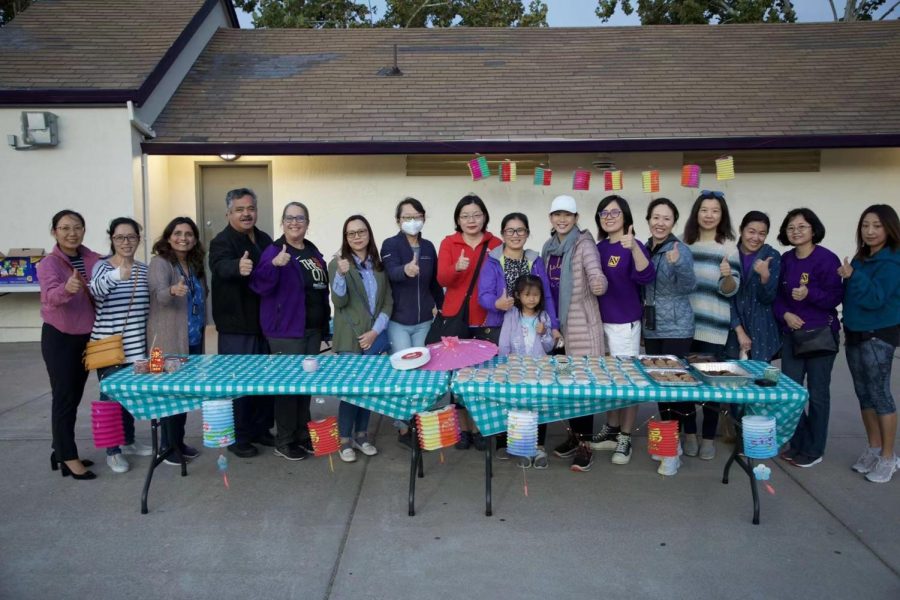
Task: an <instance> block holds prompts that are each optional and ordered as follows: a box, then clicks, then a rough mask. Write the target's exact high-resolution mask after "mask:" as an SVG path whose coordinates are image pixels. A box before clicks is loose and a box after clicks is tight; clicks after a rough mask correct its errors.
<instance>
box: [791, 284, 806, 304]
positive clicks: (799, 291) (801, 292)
mask: <svg viewBox="0 0 900 600" xmlns="http://www.w3.org/2000/svg"><path fill="white" fill-rule="evenodd" d="M807 294H809V288H808V287H806V286H805V285H802V284H801V285H800V287H795V288H794V289H792V290H791V298H793V299H794V300H796V301H797V302H800V301H802V300H804V299H805V298H806V296H807Z"/></svg>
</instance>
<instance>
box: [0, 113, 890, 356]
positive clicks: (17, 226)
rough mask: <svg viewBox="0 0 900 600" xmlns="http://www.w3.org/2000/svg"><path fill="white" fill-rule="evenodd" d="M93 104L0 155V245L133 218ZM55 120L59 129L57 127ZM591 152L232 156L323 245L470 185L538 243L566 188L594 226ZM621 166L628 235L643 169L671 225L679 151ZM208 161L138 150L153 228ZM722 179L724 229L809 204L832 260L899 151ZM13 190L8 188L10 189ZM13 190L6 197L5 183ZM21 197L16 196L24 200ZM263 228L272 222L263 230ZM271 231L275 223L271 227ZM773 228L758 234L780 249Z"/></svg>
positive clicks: (7, 120)
mask: <svg viewBox="0 0 900 600" xmlns="http://www.w3.org/2000/svg"><path fill="white" fill-rule="evenodd" d="M90 110H91V113H90V114H87V115H79V118H78V119H69V118H62V117H64V116H71V115H69V113H70V112H71V111H70V110H65V111H59V113H58V114H60V116H61V129H60V138H61V139H62V140H63V142H62V143H61V145H60V147H59V148H57V149H54V150H41V151H34V152H15V151H13V150H12V149H9V148H7V149H6V150H3V149H0V152H5V153H6V154H5V155H4V157H3V160H0V181H3V182H4V183H6V184H7V191H8V193H6V194H4V196H3V200H2V201H0V202H3V203H4V207H5V208H6V209H7V210H6V211H4V213H5V214H17V215H21V216H20V218H18V219H16V220H12V219H4V220H2V221H0V248H4V249H5V248H8V247H10V246H30V245H41V244H43V245H44V246H45V247H48V248H49V247H50V246H51V244H52V241H51V239H50V237H49V236H48V234H47V228H48V222H49V218H50V216H51V215H52V214H53V212H55V211H56V210H59V209H60V208H63V207H72V208H75V209H76V210H79V211H81V212H82V213H83V214H84V215H85V217H86V219H87V221H88V236H87V243H88V244H89V245H91V246H93V247H96V248H103V247H105V242H104V241H103V229H104V226H105V224H106V223H108V221H109V219H111V218H113V217H115V216H119V215H123V214H127V215H136V216H137V218H138V220H139V221H142V222H144V218H143V215H142V212H143V211H142V208H141V198H140V197H141V178H140V171H141V169H140V156H134V155H133V154H132V152H133V147H132V143H133V140H132V133H130V132H129V129H130V128H129V127H128V123H127V116H126V113H125V111H124V109H123V110H121V111H117V110H100V109H90ZM63 124H64V125H65V127H64V126H63ZM0 126H2V130H3V133H7V132H9V133H12V132H16V131H17V129H18V111H10V110H0ZM593 158H594V155H589V154H583V155H552V156H551V157H550V166H551V167H552V168H553V170H554V174H553V185H552V186H550V187H548V188H544V187H539V186H534V185H532V183H531V180H530V178H529V177H528V176H522V177H521V178H520V179H519V181H517V182H515V183H512V184H503V183H501V182H500V181H498V179H497V178H496V177H493V178H491V179H489V180H486V181H480V182H474V181H472V180H471V179H470V178H469V177H468V176H459V177H406V175H405V164H406V162H405V156H402V155H398V156H372V157H366V156H351V157H304V156H291V157H285V156H274V157H248V158H246V159H240V160H238V161H237V163H235V164H238V165H239V164H240V163H241V161H245V160H246V161H249V162H256V163H259V162H261V161H271V164H272V180H273V195H274V199H273V200H274V202H273V206H274V212H275V213H276V214H275V215H273V216H274V217H275V218H274V221H275V222H276V223H277V222H278V217H279V216H280V211H281V208H282V207H283V206H284V204H285V203H286V202H289V201H291V200H300V201H302V202H304V203H306V204H307V205H308V206H309V207H310V211H311V218H312V222H311V225H310V232H309V237H310V239H312V240H313V241H314V242H315V243H316V244H318V245H319V247H320V248H321V249H322V250H323V252H325V253H326V254H329V255H330V254H331V253H333V252H334V251H336V250H337V249H338V247H339V245H340V231H341V225H342V223H343V221H344V219H345V218H346V217H347V216H349V215H350V214H352V213H354V212H362V213H363V214H365V215H366V216H367V217H368V218H369V220H370V221H371V223H372V227H373V229H374V231H375V234H376V237H377V239H378V242H379V245H380V242H381V240H383V239H384V238H386V237H388V236H390V235H393V234H394V233H396V231H397V229H396V224H395V222H394V218H393V211H394V207H395V205H396V203H397V202H398V201H399V200H400V199H401V198H403V197H404V196H408V195H411V196H415V197H417V198H419V199H420V200H421V201H422V202H423V203H424V204H425V207H426V209H427V211H428V222H427V223H426V228H425V231H424V234H425V236H426V237H427V238H429V239H431V240H432V241H434V242H435V244H436V245H437V244H438V243H439V242H440V240H441V239H442V238H443V237H444V236H445V235H447V234H448V233H450V232H451V231H452V228H453V225H452V213H453V208H454V206H455V204H456V202H457V200H459V198H460V197H462V196H463V195H465V194H466V193H469V192H474V193H476V194H479V195H480V196H482V198H484V200H485V201H486V202H487V205H488V208H489V210H490V214H491V218H492V223H491V226H490V228H491V230H492V231H494V232H495V233H496V232H497V231H498V230H499V225H500V219H501V218H502V217H503V215H504V214H506V213H508V212H512V211H521V212H524V213H526V214H527V215H528V216H529V217H530V218H531V226H532V231H533V237H532V240H531V242H530V244H529V246H530V247H532V248H534V249H540V246H541V244H542V243H543V241H544V240H545V239H546V237H547V233H548V226H547V222H546V220H545V219H546V211H547V207H548V206H549V204H550V201H551V200H552V198H553V197H554V196H555V195H557V194H562V193H568V194H572V195H574V196H575V197H576V199H577V200H578V203H579V208H580V210H581V213H582V218H583V219H584V220H583V222H582V225H583V226H589V227H590V228H591V230H592V231H596V226H595V225H594V223H593V216H592V215H593V211H594V209H595V208H596V205H597V202H598V201H599V200H600V198H602V197H603V196H604V195H605V193H604V192H603V191H602V183H601V181H600V179H599V177H598V176H599V173H598V172H596V171H595V172H594V180H593V184H592V190H591V191H590V192H586V193H585V192H572V190H571V174H572V170H573V169H575V168H578V167H584V168H589V167H590V163H591V160H592V159H593ZM612 158H613V159H614V160H615V161H616V163H617V165H618V166H619V167H620V168H621V169H623V170H624V172H625V189H624V190H623V192H622V195H623V196H624V197H626V198H628V199H629V200H630V201H631V204H632V209H633V211H634V213H635V217H636V221H637V223H636V233H637V234H638V235H639V236H640V237H641V238H645V237H646V236H647V228H646V225H645V222H644V220H643V214H644V211H645V209H646V206H647V204H648V203H649V200H650V197H649V196H648V195H647V194H644V193H643V192H641V187H640V171H642V170H644V169H647V168H656V169H659V170H660V171H661V186H662V189H661V194H660V195H666V196H668V197H669V198H671V199H672V200H673V201H674V202H675V203H676V204H677V205H678V206H679V208H680V209H681V210H682V214H683V216H682V223H680V224H679V227H678V228H677V231H680V230H681V225H683V220H684V218H685V217H686V216H687V213H688V211H689V210H690V205H691V203H692V201H693V199H694V197H695V196H696V190H688V189H685V188H682V187H680V185H679V184H680V165H681V161H682V156H681V154H680V153H677V152H670V153H658V154H651V153H644V154H618V155H613V157H612ZM216 160H219V159H218V158H217V157H209V156H195V157H179V156H173V157H164V156H150V157H147V180H148V188H147V194H148V196H149V199H150V210H149V223H146V224H148V225H149V227H148V231H149V234H150V236H151V237H152V238H155V237H156V236H158V235H159V232H160V231H161V230H162V228H163V227H164V226H165V224H166V223H167V222H168V221H169V220H170V219H171V218H173V217H175V216H177V215H188V216H192V217H195V218H196V205H197V199H196V193H197V189H198V186H197V182H196V172H197V171H196V168H195V163H197V162H209V161H216ZM737 171H738V175H737V178H736V179H734V180H732V181H729V182H722V183H721V184H720V183H719V182H717V181H716V180H715V175H714V174H707V175H704V176H703V178H702V180H701V188H710V189H721V190H723V191H725V193H726V194H727V197H728V202H729V206H730V207H731V212H732V218H733V220H734V222H735V226H737V223H738V222H739V221H740V218H741V217H742V216H743V214H744V213H745V212H746V211H748V210H750V209H759V210H763V211H765V212H767V213H768V214H769V215H770V217H771V218H772V220H773V228H774V229H775V230H777V227H778V225H779V224H780V222H781V219H782V218H783V216H784V214H785V213H786V212H787V210H788V209H789V208H792V207H796V206H809V207H811V208H813V209H814V210H815V211H816V212H817V213H818V214H819V216H820V217H821V218H822V220H823V222H824V223H825V226H826V229H827V230H828V233H827V235H826V238H825V241H824V245H825V246H826V247H828V248H830V249H832V250H833V251H835V252H836V253H838V254H839V255H841V256H844V255H847V254H850V253H852V250H853V248H854V239H853V236H854V228H855V225H856V221H857V219H858V217H859V214H860V212H861V211H862V209H863V208H865V207H866V206H868V205H869V204H872V203H875V202H886V203H892V204H894V205H895V206H898V205H900V199H898V190H900V148H889V149H873V150H827V151H824V152H823V153H822V169H821V172H818V173H779V174H741V173H740V165H738V166H737ZM10 185H11V186H12V190H9V186H10ZM9 192H11V193H9ZM23 199H24V200H23ZM270 233H271V232H270ZM278 234H279V232H275V236H274V237H277V235H278ZM774 238H775V235H774V234H772V235H770V238H769V243H771V244H772V245H773V246H775V247H776V248H779V249H781V248H780V246H778V244H777V242H776V241H775V239H774ZM37 309H38V305H37V295H36V294H10V295H8V296H6V297H2V298H0V341H14V340H15V341H18V340H36V339H38V336H39V326H40V319H39V317H38V312H37Z"/></svg>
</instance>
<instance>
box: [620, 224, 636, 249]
mask: <svg viewBox="0 0 900 600" xmlns="http://www.w3.org/2000/svg"><path fill="white" fill-rule="evenodd" d="M619 243H621V244H622V247H623V248H625V249H626V250H631V249H632V248H634V225H629V226H628V233H626V234H625V235H623V236H622V239H620V240H619Z"/></svg>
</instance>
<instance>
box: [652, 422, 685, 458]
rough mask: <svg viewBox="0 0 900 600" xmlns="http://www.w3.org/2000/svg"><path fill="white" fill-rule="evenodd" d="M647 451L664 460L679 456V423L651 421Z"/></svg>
mask: <svg viewBox="0 0 900 600" xmlns="http://www.w3.org/2000/svg"><path fill="white" fill-rule="evenodd" d="M647 451H648V452H649V453H650V454H651V455H654V456H661V457H663V458H667V457H672V456H678V421H674V420H672V421H656V420H651V421H650V423H649V424H648V425H647Z"/></svg>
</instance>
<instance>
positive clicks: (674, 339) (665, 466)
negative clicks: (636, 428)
mask: <svg viewBox="0 0 900 600" xmlns="http://www.w3.org/2000/svg"><path fill="white" fill-rule="evenodd" d="M677 222H678V208H677V207H676V206H675V204H673V203H672V201H671V200H669V199H668V198H657V199H655V200H653V201H652V202H650V206H648V207H647V225H649V226H650V239H649V240H647V247H648V248H649V249H650V261H651V262H652V263H653V268H654V270H655V271H656V276H655V278H654V279H653V281H652V282H651V283H648V284H646V285H645V286H644V318H643V321H644V327H643V334H644V348H645V350H646V351H647V354H672V355H674V356H678V357H685V356H687V355H688V353H689V352H690V351H691V343H692V342H693V341H694V310H693V309H692V308H691V300H690V296H691V293H692V292H693V291H694V290H695V289H696V288H697V277H696V275H695V274H694V257H693V255H692V254H691V250H690V248H688V247H687V246H686V245H685V244H684V243H683V242H682V241H681V240H679V239H678V237H676V236H675V234H674V233H672V230H673V229H674V228H675V224H676V223H677ZM659 416H660V418H661V419H663V420H665V421H679V427H680V428H682V429H683V428H684V427H685V426H687V425H691V424H693V426H694V431H697V429H696V427H697V423H696V420H695V419H694V418H693V416H694V405H693V404H692V403H690V402H660V403H659ZM688 416H690V418H689V419H688V418H686V417H688ZM679 454H680V451H679ZM654 458H655V459H657V460H660V465H659V468H658V469H657V471H656V472H657V473H659V474H660V475H665V476H673V475H675V474H677V473H678V468H679V467H680V466H681V459H680V458H679V457H678V456H672V457H664V458H663V457H659V456H655V457H654Z"/></svg>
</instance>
